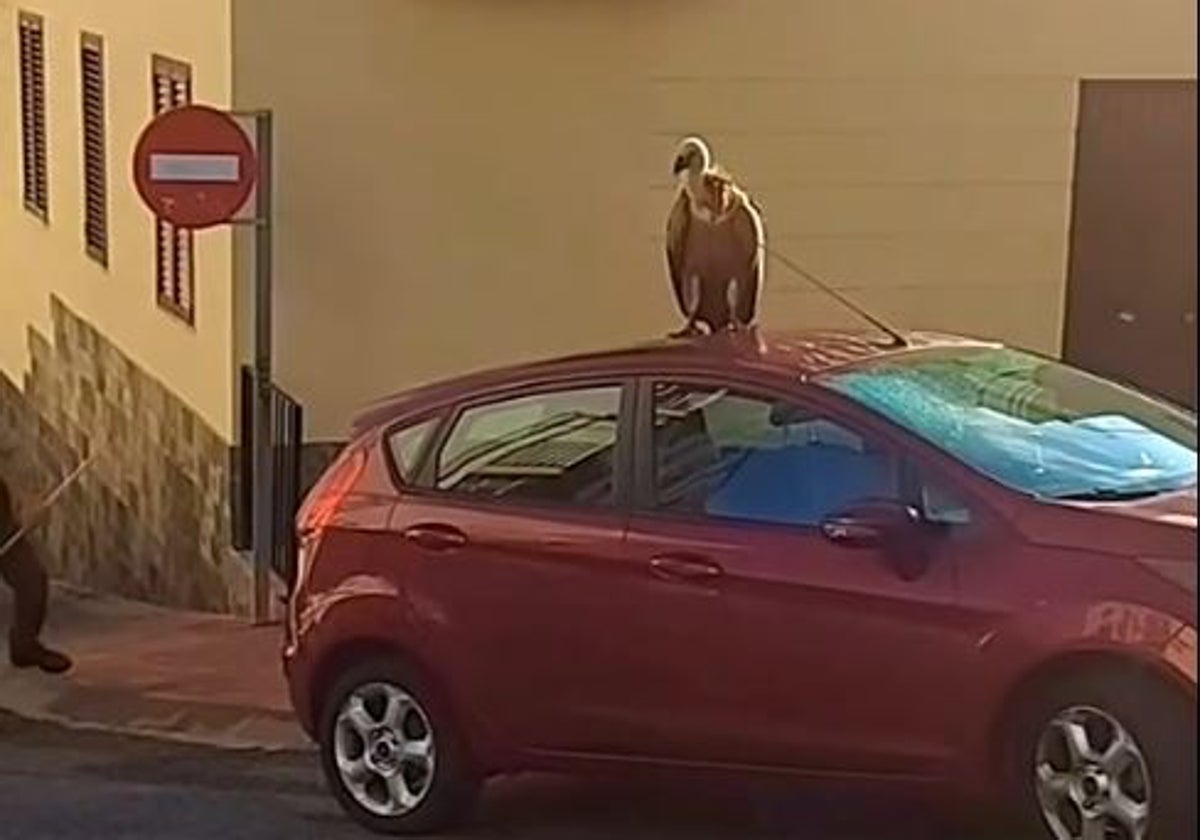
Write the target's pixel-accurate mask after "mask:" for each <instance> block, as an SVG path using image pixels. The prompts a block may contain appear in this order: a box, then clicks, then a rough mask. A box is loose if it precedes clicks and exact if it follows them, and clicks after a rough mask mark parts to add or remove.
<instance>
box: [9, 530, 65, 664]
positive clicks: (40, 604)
mask: <svg viewBox="0 0 1200 840" xmlns="http://www.w3.org/2000/svg"><path fill="white" fill-rule="evenodd" d="M0 576H2V577H3V578H4V581H5V583H7V584H8V585H9V586H10V587H11V588H12V591H13V622H12V629H11V630H10V632H9V637H8V643H9V647H8V649H9V658H10V659H11V661H12V664H13V665H14V666H15V667H17V668H41V669H42V670H43V671H46V672H49V673H52V674H58V673H62V672H63V671H66V670H68V669H69V668H70V667H71V660H70V659H68V658H67V657H66V656H64V655H63V654H61V653H58V652H57V651H53V650H50V649H49V648H47V647H45V646H44V645H42V643H41V641H40V640H39V637H40V636H41V633H42V625H43V624H45V622H46V602H47V599H48V598H49V594H50V584H49V581H48V579H47V577H46V570H45V569H43V568H42V564H41V563H40V562H39V561H38V557H37V554H36V553H35V552H34V551H33V549H31V548H30V546H29V545H28V544H27V543H18V544H17V545H15V546H13V548H12V550H11V551H9V553H8V554H7V555H5V556H4V557H3V558H0Z"/></svg>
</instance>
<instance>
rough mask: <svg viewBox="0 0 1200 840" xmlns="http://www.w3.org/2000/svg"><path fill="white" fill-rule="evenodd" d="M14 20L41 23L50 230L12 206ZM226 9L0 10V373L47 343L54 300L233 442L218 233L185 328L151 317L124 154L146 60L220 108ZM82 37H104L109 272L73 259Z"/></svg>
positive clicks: (163, 3) (74, 5) (226, 295)
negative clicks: (168, 69) (29, 15)
mask: <svg viewBox="0 0 1200 840" xmlns="http://www.w3.org/2000/svg"><path fill="white" fill-rule="evenodd" d="M18 10H23V11H29V12H33V13H36V14H40V15H42V17H43V18H44V19H45V23H44V26H45V32H46V35H45V37H46V62H47V65H46V85H47V97H48V101H47V127H48V136H49V155H48V159H49V186H50V223H49V225H44V224H43V223H42V222H41V221H40V220H38V219H36V218H35V217H34V216H32V215H30V214H29V213H28V212H26V211H25V209H24V208H23V206H22V203H21V192H20V178H21V169H20V128H19V127H20V102H19V84H18V73H17V69H18V59H17V14H18ZM229 14H230V10H229V2H228V0H203V2H198V1H197V0H102V2H101V0H27V2H21V0H0V371H3V373H4V374H6V375H7V376H9V377H10V378H11V379H13V380H14V381H15V382H17V383H20V382H21V379H22V377H23V376H24V373H25V371H26V370H27V368H28V364H29V357H28V351H27V340H26V333H27V327H28V326H29V325H32V326H34V327H35V328H37V329H39V330H42V331H44V332H45V333H46V334H47V335H49V328H50V321H49V319H50V297H51V295H52V294H53V295H58V296H59V297H61V298H62V299H63V300H64V302H65V303H66V304H67V305H68V306H69V307H71V308H72V309H74V310H75V311H76V312H77V313H78V314H79V315H80V316H81V317H83V318H84V319H86V320H88V321H90V322H91V323H92V325H93V326H95V327H96V328H97V329H98V330H99V331H100V332H101V333H103V334H104V335H105V336H107V337H108V338H109V339H110V340H111V341H112V342H113V343H115V344H116V345H117V346H118V347H120V348H121V349H122V350H124V351H125V352H126V353H127V354H129V355H130V356H131V357H132V358H133V360H134V361H135V362H136V363H138V364H139V365H140V366H141V367H142V368H143V369H144V370H145V371H146V372H148V373H150V374H151V375H153V376H156V377H158V378H159V379H160V380H162V381H163V382H164V383H165V384H166V385H167V387H168V388H169V389H170V390H172V391H174V392H175V393H176V394H177V395H178V396H180V397H181V398H183V399H184V400H185V401H187V402H188V403H189V404H190V405H192V406H193V408H195V409H196V410H197V411H198V412H199V413H200V415H201V416H202V417H204V418H205V419H206V420H207V422H208V423H209V424H210V425H211V426H212V427H213V429H214V430H215V431H216V432H217V433H218V434H220V435H222V436H224V437H225V438H226V439H229V438H231V436H232V427H233V420H232V414H233V412H232V400H233V393H234V388H233V386H232V379H231V376H232V370H233V360H232V338H231V332H232V323H233V322H232V306H233V304H232V299H231V265H232V256H231V243H230V235H229V233H228V232H226V231H216V232H205V233H200V234H198V235H197V237H196V293H195V294H196V300H195V308H196V324H195V327H194V328H193V327H189V326H187V325H185V324H184V323H183V322H181V321H179V320H177V319H176V318H174V317H173V316H170V315H168V314H167V313H165V312H164V311H162V310H160V309H159V308H158V305H157V303H156V296H155V287H154V228H153V224H152V217H151V215H150V213H149V212H148V211H147V210H146V209H145V208H144V206H143V205H142V203H141V201H140V199H139V198H138V197H137V195H136V193H135V191H134V188H133V182H132V177H131V175H130V172H131V163H130V160H131V157H132V153H133V146H134V143H135V141H136V139H137V135H138V133H139V132H140V131H141V129H142V128H143V127H144V125H145V124H146V123H147V122H148V121H149V119H150V117H151V114H152V109H151V91H150V67H151V54H153V53H158V54H162V55H166V56H168V57H171V58H175V59H178V60H180V61H184V62H187V63H189V64H190V65H191V66H192V82H193V98H194V100H195V101H197V102H207V103H212V104H216V105H224V104H227V103H228V102H229V99H230V86H231V80H230V55H229V51H230V20H229ZM81 30H87V31H90V32H94V33H97V34H99V35H101V36H103V37H104V50H105V70H106V81H107V91H106V93H107V99H106V107H107V115H106V118H107V129H108V133H107V154H108V177H109V181H108V191H109V205H108V209H109V240H110V244H109V267H108V269H107V270H106V269H104V268H102V267H100V266H99V265H98V264H97V263H96V262H94V261H93V260H91V259H90V258H89V257H88V256H87V255H86V254H85V252H84V248H83V232H82V231H83V219H82V216H83V186H82V172H81V170H82V150H81V129H80V92H79V35H80V31H81Z"/></svg>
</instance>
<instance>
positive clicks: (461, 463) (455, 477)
mask: <svg viewBox="0 0 1200 840" xmlns="http://www.w3.org/2000/svg"><path fill="white" fill-rule="evenodd" d="M620 405H621V387H620V386H619V385H612V386H602V387H592V388H576V389H571V390H562V391H552V392H547V393H540V394H533V395H530V396H522V397H515V398H513V399H507V400H502V401H498V402H494V403H488V404H486V405H480V406H474V407H472V408H468V409H466V410H465V411H463V412H462V414H461V415H460V416H459V418H458V420H457V422H456V423H455V424H454V428H453V429H452V430H451V431H450V435H449V437H448V438H447V439H446V443H445V445H444V446H443V447H442V449H441V452H440V453H439V455H438V461H437V479H436V486H437V488H438V489H439V490H443V491H447V492H451V493H456V494H461V495H464V496H478V497H483V498H490V499H519V500H524V501H540V502H557V503H569V504H575V505H583V506H606V505H611V504H612V503H613V501H614V479H615V457H614V456H615V450H616V442H617V422H618V416H619V412H620Z"/></svg>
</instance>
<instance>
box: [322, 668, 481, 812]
mask: <svg viewBox="0 0 1200 840" xmlns="http://www.w3.org/2000/svg"><path fill="white" fill-rule="evenodd" d="M324 700H325V702H324V703H323V704H322V713H321V718H320V723H319V727H320V728H319V730H318V741H319V743H320V750H321V767H322V770H323V771H324V774H325V780H326V783H327V784H328V785H329V788H330V790H331V791H332V793H333V795H334V796H335V797H336V798H337V800H338V803H339V804H340V805H341V806H342V809H343V810H344V811H345V812H346V813H347V814H348V815H349V816H350V817H351V818H352V819H354V820H355V821H356V822H357V823H359V824H360V825H362V826H364V827H365V828H367V829H369V830H370V831H373V832H375V833H378V834H390V835H410V834H429V833H435V832H438V831H441V830H443V829H446V828H450V827H452V826H453V825H455V824H457V823H459V822H460V821H462V820H463V819H464V818H466V817H467V816H468V815H469V814H470V812H471V810H472V809H473V806H474V804H475V802H476V800H477V798H478V794H479V790H480V780H479V777H478V775H477V774H476V773H475V772H474V769H473V768H472V766H471V762H470V760H469V756H468V753H467V749H466V743H465V740H464V737H463V734H462V733H460V732H459V731H457V728H456V727H455V724H454V720H453V717H452V716H451V715H450V714H449V712H448V709H447V706H446V704H445V703H444V702H443V700H442V698H441V696H440V695H439V694H438V692H437V691H436V689H435V688H434V687H433V686H432V685H431V684H430V683H429V681H428V680H426V679H424V678H423V677H421V676H420V675H418V674H417V673H415V672H414V671H413V670H412V669H410V668H408V667H406V666H405V665H403V664H402V663H400V662H397V661H393V660H386V659H377V660H372V661H369V662H366V663H363V664H361V665H358V666H355V667H353V668H350V669H349V670H347V671H346V672H345V673H343V674H342V675H341V676H340V677H339V678H338V679H337V681H336V682H335V683H334V684H333V686H332V688H331V690H330V691H329V693H328V694H327V695H326V696H325V698H324ZM389 711H390V714H389ZM364 713H365V715H366V716H367V717H364V716H363V715H364ZM368 753H369V754H368ZM405 792H407V795H406V793H405Z"/></svg>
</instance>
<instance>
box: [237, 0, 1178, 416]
mask: <svg viewBox="0 0 1200 840" xmlns="http://www.w3.org/2000/svg"><path fill="white" fill-rule="evenodd" d="M233 4H234V12H233V16H234V67H235V78H236V87H235V92H234V95H235V100H236V102H237V104H239V105H241V106H245V107H256V106H268V105H269V106H271V107H273V108H275V109H276V111H277V114H278V117H277V119H278V132H279V133H278V165H279V171H280V182H279V185H278V193H277V196H278V223H279V238H278V248H277V251H278V262H277V283H278V290H277V295H276V303H277V310H276V318H277V322H276V323H277V328H278V333H277V335H278V339H277V343H276V346H277V349H278V352H279V365H280V376H281V379H282V381H283V384H284V385H285V386H286V387H288V388H289V389H291V390H292V391H294V392H295V393H296V395H297V396H298V397H299V398H300V399H301V400H302V401H303V402H305V403H306V404H307V406H308V408H309V410H310V414H309V427H310V430H311V433H312V434H313V435H314V436H317V437H321V436H326V435H337V434H340V433H341V432H342V431H343V430H344V429H345V426H346V423H347V421H348V419H349V415H350V414H351V412H352V411H353V410H354V409H355V408H356V407H357V406H358V405H359V404H361V403H362V402H363V401H365V400H368V399H371V398H373V397H375V396H378V395H379V394H380V393H382V392H386V391H389V390H392V389H395V388H399V387H403V386H407V385H410V384H412V383H415V382H418V381H423V380H427V379H430V378H433V377H438V376H442V375H446V374H449V373H453V372H456V371H460V370H462V369H464V368H474V367H479V366H482V365H487V364H490V363H492V362H494V361H508V360H513V359H521V358H528V357H530V356H538V355H544V354H551V353H559V352H564V351H569V350H576V349H583V348H588V347H598V346H604V345H610V344H613V343H615V342H621V341H626V340H630V339H636V338H642V337H645V336H647V335H651V334H661V333H663V332H665V331H667V330H668V329H670V328H672V327H673V326H674V325H675V324H676V323H677V315H676V313H675V312H674V309H673V304H672V302H671V299H670V296H669V294H668V292H667V286H666V280H665V275H664V272H663V261H662V255H661V254H662V251H661V249H662V226H663V219H664V217H665V213H666V211H667V208H668V206H669V203H670V200H671V194H670V189H671V184H670V175H669V166H670V162H671V155H672V147H673V145H674V142H675V140H676V138H677V137H678V136H679V135H681V134H683V133H686V132H702V133H705V134H707V135H708V136H709V137H710V139H711V140H712V141H713V143H714V146H715V149H716V151H717V154H718V157H719V158H720V159H721V160H722V162H724V163H725V164H726V165H727V166H728V168H730V169H731V170H732V171H733V172H734V173H735V174H736V175H737V176H738V177H739V178H740V179H741V180H742V181H743V183H744V184H745V185H746V186H747V187H748V188H749V189H750V190H751V191H752V192H753V193H754V194H755V196H757V198H758V199H759V201H760V203H761V204H762V206H763V207H764V209H765V213H766V220H767V230H768V237H769V242H770V244H771V245H773V247H775V248H778V249H781V250H783V251H785V252H786V253H788V254H789V255H791V256H793V257H794V258H796V259H798V260H800V261H802V262H803V263H805V264H806V265H808V266H809V267H811V268H812V269H814V270H815V271H817V272H819V273H821V274H823V275H824V276H826V277H828V278H830V279H832V280H834V281H836V282H837V284H838V285H840V286H842V287H843V288H845V289H849V290H853V292H854V294H855V296H856V297H857V298H858V299H859V300H860V301H861V302H863V303H865V304H866V305H867V306H869V307H870V308H872V309H874V310H876V311H877V312H878V313H879V314H880V315H883V316H885V317H888V318H890V319H891V320H893V321H895V322H897V323H899V324H901V325H907V326H913V327H937V328H946V329H953V330H958V331H964V332H972V333H983V334H989V335H994V336H999V337H1002V338H1005V339H1008V340H1011V341H1014V342H1017V343H1020V344H1024V345H1029V346H1032V347H1035V348H1038V349H1041V350H1049V351H1052V352H1053V351H1057V349H1058V346H1059V342H1060V325H1061V321H1062V301H1063V292H1064V285H1065V279H1064V278H1065V269H1066V251H1067V232H1068V225H1069V212H1070V182H1071V172H1072V153H1073V131H1074V127H1073V126H1074V115H1075V110H1076V102H1075V97H1076V86H1077V81H1078V79H1079V77H1081V76H1123V77H1128V76H1160V75H1161V76H1186V77H1191V78H1194V77H1195V75H1196V40H1195V38H1196V36H1195V32H1196V3H1195V0H1056V2H1050V3H1047V2H1046V0H991V2H963V0H907V2H896V0H855V2H847V1H846V0H693V1H692V2H687V3H682V2H676V0H670V1H668V0H637V2H633V0H616V1H614V0H587V2H562V0H520V2H516V1H514V2H504V3H498V2H495V0H343V2H341V3H338V4H330V3H327V2H319V1H318V0H289V2H287V3H284V2H281V0H233ZM243 311H245V310H244V307H243ZM764 313H765V316H764V322H765V323H766V324H767V325H803V324H808V323H817V322H825V323H833V324H846V323H850V321H849V320H847V319H846V318H845V316H844V314H843V313H839V312H838V311H837V310H836V309H835V308H834V307H832V306H831V305H830V304H829V303H828V302H827V301H826V300H823V299H821V298H820V297H817V296H814V295H812V294H811V293H808V292H806V291H805V289H804V287H803V284H802V282H801V281H798V280H795V279H793V278H791V277H789V276H788V275H787V274H786V273H785V272H784V271H783V270H781V269H780V268H779V267H778V266H776V265H772V266H770V269H769V272H768V279H767V292H766V295H765V300H764Z"/></svg>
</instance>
